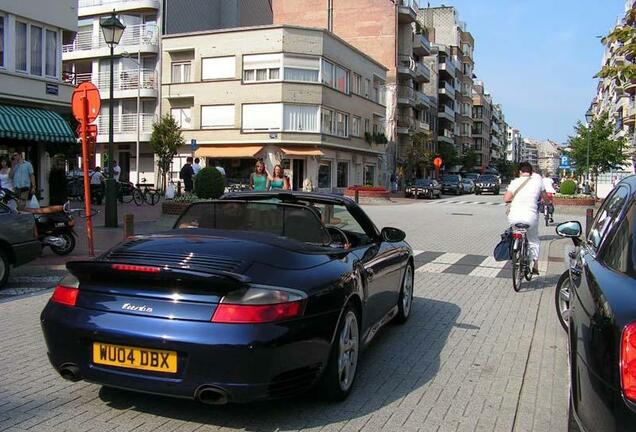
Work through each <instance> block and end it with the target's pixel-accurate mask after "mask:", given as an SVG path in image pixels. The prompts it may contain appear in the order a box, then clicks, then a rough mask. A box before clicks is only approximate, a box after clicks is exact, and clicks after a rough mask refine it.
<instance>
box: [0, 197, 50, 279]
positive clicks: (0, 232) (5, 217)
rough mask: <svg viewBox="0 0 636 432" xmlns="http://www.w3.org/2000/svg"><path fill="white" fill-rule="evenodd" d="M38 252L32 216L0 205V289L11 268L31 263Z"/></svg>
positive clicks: (38, 246)
mask: <svg viewBox="0 0 636 432" xmlns="http://www.w3.org/2000/svg"><path fill="white" fill-rule="evenodd" d="M0 193H1V192H0ZM40 251H41V246H40V242H39V241H38V238H37V235H36V232H35V220H34V219H33V216H32V215H30V214H28V213H19V212H16V211H13V210H11V209H10V208H9V207H7V206H6V205H4V204H2V203H0V287H2V286H3V285H5V284H6V283H7V279H9V271H10V268H11V267H18V266H21V265H23V264H26V263H28V262H31V261H33V260H34V259H36V258H37V257H39V256H40Z"/></svg>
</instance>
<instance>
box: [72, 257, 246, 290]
mask: <svg viewBox="0 0 636 432" xmlns="http://www.w3.org/2000/svg"><path fill="white" fill-rule="evenodd" d="M66 268H67V269H68V271H70V272H71V273H72V274H73V275H74V276H75V277H77V278H78V279H80V281H81V280H82V279H84V280H85V279H90V278H92V277H94V276H95V277H98V278H99V279H100V280H104V279H108V280H110V279H121V277H122V276H124V275H125V276H126V278H131V277H134V278H138V279H155V280H157V279H159V280H171V281H176V280H187V281H188V282H210V281H211V280H213V279H225V280H227V281H232V282H237V283H239V284H241V285H247V284H249V283H250V282H251V281H252V280H251V279H250V278H249V277H248V276H245V275H242V274H239V273H233V272H228V271H222V270H211V271H206V272H202V271H195V270H189V269H187V268H175V267H170V266H157V265H146V264H143V263H140V262H134V261H133V262H131V261H129V262H117V261H100V260H95V261H71V262H68V263H66Z"/></svg>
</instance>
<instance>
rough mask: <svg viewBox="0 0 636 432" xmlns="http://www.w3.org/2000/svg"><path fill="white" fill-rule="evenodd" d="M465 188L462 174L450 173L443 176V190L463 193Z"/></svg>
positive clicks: (456, 193) (457, 193)
mask: <svg viewBox="0 0 636 432" xmlns="http://www.w3.org/2000/svg"><path fill="white" fill-rule="evenodd" d="M463 190H464V188H463V186H462V176H460V175H459V174H449V175H445V176H444V177H442V192H444V193H446V192H448V193H453V194H455V195H461V194H462V192H463Z"/></svg>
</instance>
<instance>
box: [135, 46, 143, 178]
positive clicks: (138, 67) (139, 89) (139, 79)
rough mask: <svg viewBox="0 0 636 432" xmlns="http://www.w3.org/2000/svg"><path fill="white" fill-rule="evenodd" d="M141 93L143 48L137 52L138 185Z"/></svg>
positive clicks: (136, 157) (136, 149)
mask: <svg viewBox="0 0 636 432" xmlns="http://www.w3.org/2000/svg"><path fill="white" fill-rule="evenodd" d="M140 92H141V48H140V49H139V50H137V147H136V148H135V170H136V171H137V183H135V184H139V122H140V121H141V120H142V118H141V114H140V113H139V105H140V100H141V99H140Z"/></svg>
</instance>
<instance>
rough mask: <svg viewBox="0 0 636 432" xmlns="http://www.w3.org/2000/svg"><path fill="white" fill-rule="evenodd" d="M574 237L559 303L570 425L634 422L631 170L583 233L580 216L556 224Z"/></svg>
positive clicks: (635, 249)
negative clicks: (564, 331)
mask: <svg viewBox="0 0 636 432" xmlns="http://www.w3.org/2000/svg"><path fill="white" fill-rule="evenodd" d="M557 233H558V234H559V235H560V236H562V237H570V238H573V239H574V242H575V244H576V245H577V248H576V250H575V251H573V252H571V253H570V259H571V261H570V268H569V281H566V284H567V288H568V289H561V291H560V292H558V294H557V304H558V303H559V301H560V300H561V303H562V304H563V305H564V307H563V310H562V312H561V313H562V315H563V317H564V318H565V320H566V322H567V325H566V328H567V329H568V333H569V337H568V343H569V348H570V349H569V359H568V360H569V364H570V368H569V370H570V425H569V430H570V431H578V430H583V431H585V432H610V431H612V432H617V431H620V432H627V431H634V430H635V429H636V176H631V177H629V178H627V179H625V180H623V181H621V182H620V183H619V184H618V185H617V186H616V188H615V189H614V190H613V191H612V192H611V193H610V195H609V196H608V197H607V198H606V199H605V202H604V204H603V206H602V207H601V208H600V209H599V211H598V214H597V215H596V218H595V220H594V222H593V224H592V226H591V228H590V232H589V234H588V235H587V236H586V237H585V238H583V237H582V228H581V224H580V223H579V222H566V223H563V224H560V225H559V226H558V227H557Z"/></svg>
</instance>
